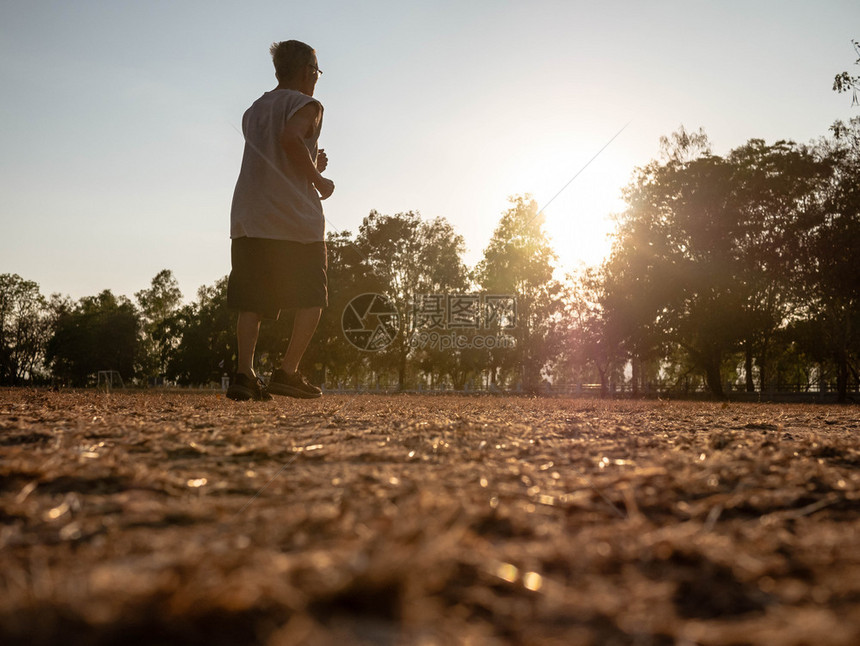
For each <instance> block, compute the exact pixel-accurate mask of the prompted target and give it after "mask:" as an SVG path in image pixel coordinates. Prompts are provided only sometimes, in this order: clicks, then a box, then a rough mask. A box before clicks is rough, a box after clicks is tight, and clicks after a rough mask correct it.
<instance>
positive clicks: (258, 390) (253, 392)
mask: <svg viewBox="0 0 860 646" xmlns="http://www.w3.org/2000/svg"><path fill="white" fill-rule="evenodd" d="M227 397H228V398H229V399H235V400H236V401H247V400H249V399H253V400H254V401H260V402H266V401H269V400H270V399H272V396H271V395H270V394H269V391H268V389H267V388H266V384H264V383H263V380H262V379H260V378H259V377H257V378H256V379H254V378H252V377H249V376H248V375H246V374H244V373H241V372H239V373H236V376H235V377H234V378H233V380H232V381H231V382H230V387H229V388H228V389H227Z"/></svg>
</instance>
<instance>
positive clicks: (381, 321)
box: [340, 293, 400, 352]
mask: <svg viewBox="0 0 860 646" xmlns="http://www.w3.org/2000/svg"><path fill="white" fill-rule="evenodd" d="M340 325H341V329H342V330H343V334H344V336H345V337H346V340H347V341H349V342H350V343H351V344H352V345H354V346H355V347H356V348H358V349H359V350H362V351H364V352H378V351H379V350H382V349H383V348H385V347H387V346H389V345H391V343H392V342H393V341H394V338H395V337H396V336H397V330H398V329H399V328H400V314H398V312H397V308H396V307H394V304H393V303H392V302H391V300H390V299H389V298H388V297H387V296H384V295H382V294H374V293H367V294H359V295H358V296H356V297H355V298H353V299H352V300H351V301H350V302H349V303H347V305H346V307H345V308H344V310H343V314H342V315H341V317H340Z"/></svg>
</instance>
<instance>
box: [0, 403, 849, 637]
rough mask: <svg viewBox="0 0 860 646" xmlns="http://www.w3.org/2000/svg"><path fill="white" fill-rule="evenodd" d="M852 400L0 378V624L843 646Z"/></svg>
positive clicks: (124, 633) (57, 632) (57, 629)
mask: <svg viewBox="0 0 860 646" xmlns="http://www.w3.org/2000/svg"><path fill="white" fill-rule="evenodd" d="M858 413H860V409H858V408H857V407H841V408H839V407H830V408H827V407H816V406H803V405H793V406H790V405H786V406H769V405H755V404H744V405H740V404H728V405H720V404H694V403H683V402H680V403H664V402H600V401H586V400H546V399H543V400H542V399H526V398H493V397H453V396H452V397H442V396H437V397H432V396H347V395H340V396H334V395H332V396H327V397H325V398H323V399H322V400H318V401H311V402H304V401H293V400H283V399H279V400H275V401H273V402H265V403H257V402H252V403H243V404H237V403H235V402H231V401H228V400H225V399H223V398H221V397H218V396H216V395H214V394H206V395H202V394H158V393H114V394H110V395H106V394H101V393H97V392H86V393H71V392H70V393H65V392H63V393H50V392H36V391H12V390H6V391H0V643H2V644H17V643H27V644H32V645H40V644H70V645H76V644H96V645H98V644H123V645H125V646H128V645H135V644H183V645H187V644H192V645H193V644H201V645H205V646H214V645H219V644H231V645H232V644H271V645H275V646H279V645H291V644H309V645H316V644H336V645H338V646H347V645H352V644H405V645H412V644H415V645H422V646H425V645H426V646H430V645H433V644H439V645H447V644H453V645H456V644H476V645H485V644H486V645H494V644H564V645H569V644H678V645H681V644H683V645H688V644H747V643H750V644H815V645H818V644H844V645H846V646H853V645H854V644H858V643H860V513H858V512H860V468H858V467H860V421H858Z"/></svg>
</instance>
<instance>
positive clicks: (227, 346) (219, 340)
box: [166, 276, 236, 385]
mask: <svg viewBox="0 0 860 646" xmlns="http://www.w3.org/2000/svg"><path fill="white" fill-rule="evenodd" d="M176 320H177V330H178V332H179V333H180V334H181V337H182V342H181V343H180V344H179V345H178V346H177V347H176V349H175V351H174V352H172V353H171V354H170V356H169V358H168V360H167V371H166V374H167V376H168V378H170V379H175V380H176V381H178V382H180V383H183V384H195V385H199V384H207V383H210V382H212V381H215V382H218V381H220V379H221V376H222V375H223V374H224V373H229V372H230V370H231V367H232V366H233V365H234V364H235V361H236V332H235V330H236V314H235V312H230V310H228V309H227V276H224V277H223V278H221V279H220V280H218V281H216V282H215V284H213V285H203V286H202V287H200V289H198V290H197V299H196V300H195V301H194V302H193V303H190V304H188V305H186V306H184V307H182V308H181V309H180V310H179V312H178V313H177V315H176Z"/></svg>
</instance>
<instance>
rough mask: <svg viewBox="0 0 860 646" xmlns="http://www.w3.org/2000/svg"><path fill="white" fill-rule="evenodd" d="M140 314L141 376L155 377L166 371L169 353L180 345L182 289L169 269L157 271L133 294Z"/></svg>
mask: <svg viewBox="0 0 860 646" xmlns="http://www.w3.org/2000/svg"><path fill="white" fill-rule="evenodd" d="M134 297H135V299H136V300H137V304H138V307H139V308H140V314H141V344H140V349H141V358H140V373H141V376H142V377H145V378H153V377H158V376H159V375H163V374H164V373H165V372H166V370H167V364H168V361H169V359H170V355H171V354H172V353H173V352H174V351H175V349H176V347H177V346H178V345H179V342H180V338H181V337H180V336H179V329H178V326H179V317H178V314H179V309H180V306H181V305H182V292H181V291H180V289H179V283H178V282H177V281H176V278H174V276H173V272H171V271H170V270H169V269H163V270H161V271H160V272H158V273H157V274H156V275H155V277H154V278H153V279H152V282H151V283H150V287H149V289H143V290H141V291H139V292H137V293H135V295H134Z"/></svg>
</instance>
